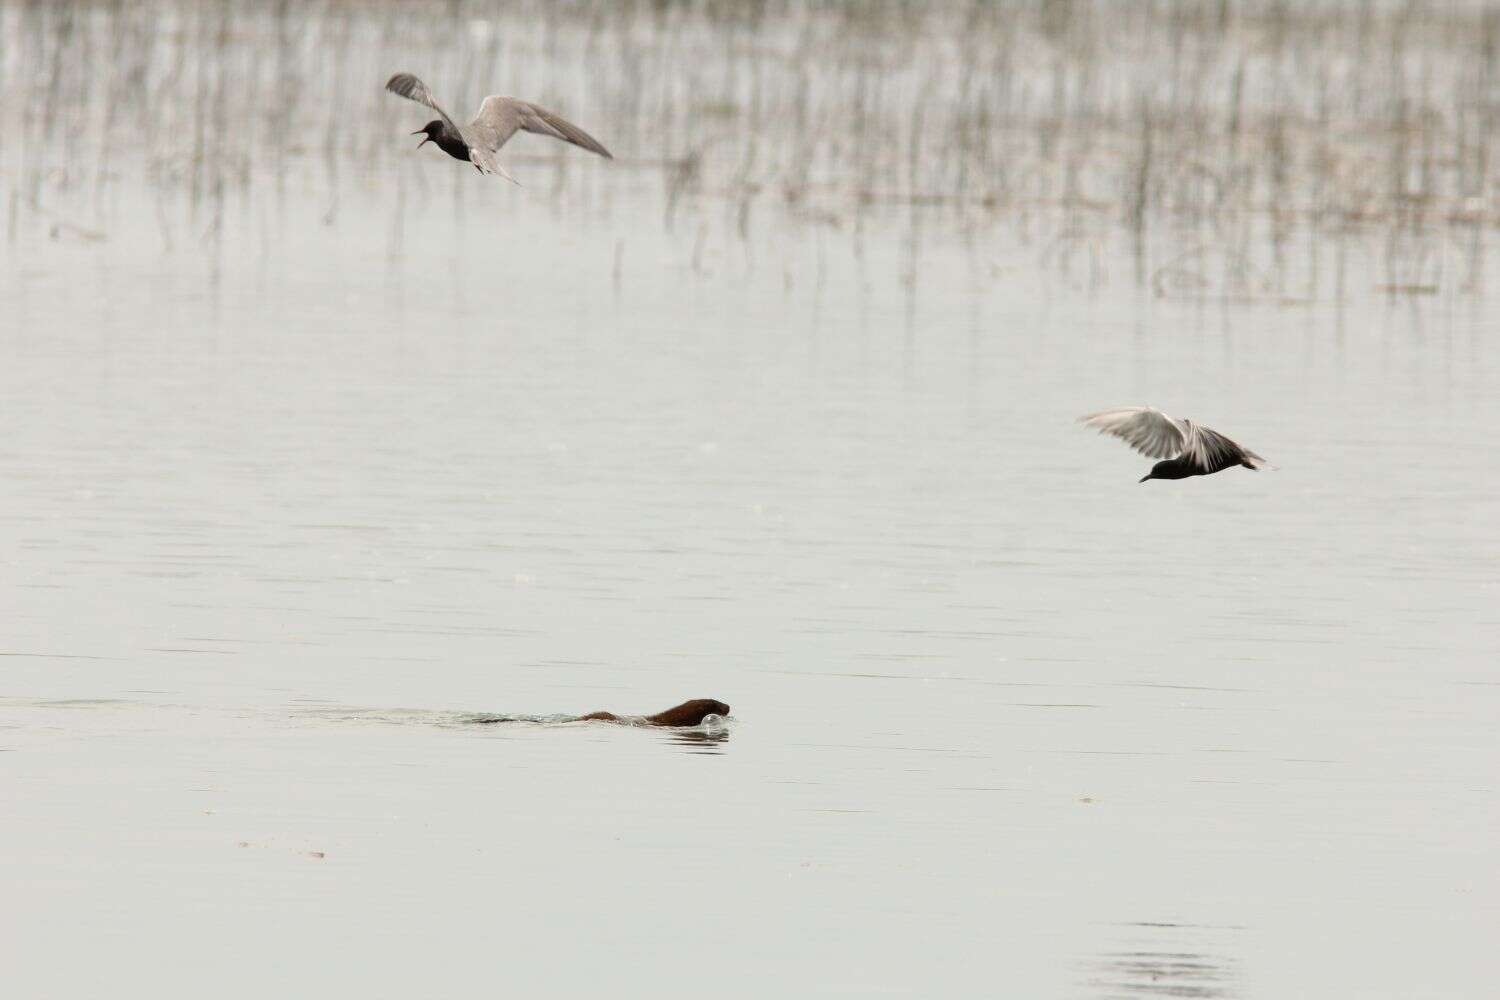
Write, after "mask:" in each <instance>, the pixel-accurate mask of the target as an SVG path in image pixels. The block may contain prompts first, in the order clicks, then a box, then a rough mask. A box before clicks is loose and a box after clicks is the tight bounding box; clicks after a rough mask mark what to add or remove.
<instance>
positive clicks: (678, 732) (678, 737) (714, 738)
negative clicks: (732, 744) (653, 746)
mask: <svg viewBox="0 0 1500 1000" xmlns="http://www.w3.org/2000/svg"><path fill="white" fill-rule="evenodd" d="M662 733H663V735H665V737H666V739H665V740H664V741H663V742H665V743H668V744H670V745H672V746H678V747H682V748H683V749H684V750H686V751H687V752H688V753H701V754H721V753H723V752H724V748H723V745H724V744H725V743H728V742H729V730H728V729H722V728H714V729H664V730H662Z"/></svg>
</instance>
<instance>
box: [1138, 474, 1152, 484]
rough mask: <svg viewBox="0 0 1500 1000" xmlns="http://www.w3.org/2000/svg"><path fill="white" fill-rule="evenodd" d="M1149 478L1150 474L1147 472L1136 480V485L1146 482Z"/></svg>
mask: <svg viewBox="0 0 1500 1000" xmlns="http://www.w3.org/2000/svg"><path fill="white" fill-rule="evenodd" d="M1150 478H1151V473H1149V472H1148V473H1146V474H1145V475H1144V476H1142V477H1141V478H1140V479H1137V480H1136V482H1138V483H1144V482H1145V481H1146V480H1148V479H1150Z"/></svg>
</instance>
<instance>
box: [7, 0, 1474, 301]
mask: <svg viewBox="0 0 1500 1000" xmlns="http://www.w3.org/2000/svg"><path fill="white" fill-rule="evenodd" d="M0 44H3V47H4V58H3V59H0V74H3V79H0V82H3V85H4V87H5V92H6V94H7V100H6V101H5V102H4V105H3V108H0V142H3V143H4V145H3V147H0V156H3V166H4V176H5V184H6V186H7V188H8V190H7V191H6V196H7V202H8V205H9V213H10V222H9V225H10V229H11V232H12V235H13V234H14V231H15V227H16V225H17V221H16V219H17V215H18V213H21V214H25V213H35V214H36V215H38V216H40V217H43V218H48V219H51V220H53V221H52V223H51V224H52V225H54V226H55V227H69V231H70V232H72V233H73V234H74V235H79V236H82V237H83V238H90V235H91V234H97V233H98V232H99V231H101V230H102V229H103V228H104V227H105V226H106V224H107V218H108V211H109V205H110V199H111V192H112V191H113V190H115V189H118V188H119V187H121V186H122V185H123V186H129V185H135V184H144V185H146V186H148V188H149V189H150V190H152V191H154V192H155V193H156V195H157V197H158V198H159V199H160V200H161V211H162V212H163V213H169V212H175V211H184V212H187V213H189V214H190V215H191V217H192V218H193V219H195V220H196V221H197V222H198V224H199V225H200V226H202V227H204V229H205V231H208V232H212V231H213V230H214V229H215V228H216V227H217V226H218V225H220V224H221V221H222V217H223V212H224V206H225V203H226V200H232V199H234V198H249V197H255V196H259V195H261V194H263V193H264V192H267V191H270V192H275V193H277V194H282V193H284V192H285V191H286V190H287V189H288V187H289V186H295V187H296V189H297V190H298V191H299V192H305V193H311V194H314V195H316V196H318V197H320V198H323V199H326V202H327V204H328V206H329V207H328V213H329V217H330V218H332V217H334V216H335V215H336V213H337V210H338V204H339V192H340V190H341V189H342V188H344V186H345V185H349V184H352V183H361V184H363V183H366V182H367V181H368V180H369V177H370V176H371V175H380V174H387V173H390V172H392V171H394V170H395V169H396V168H397V166H398V164H399V163H400V162H401V160H400V159H398V158H406V159H409V158H410V156H411V149H410V148H409V147H408V145H407V143H406V142H405V140H406V133H407V132H409V131H410V130H411V129H413V128H416V127H417V126H418V125H419V124H420V123H421V120H422V119H423V115H422V114H421V112H420V109H414V108H413V107H411V106H410V105H408V104H405V103H404V102H401V101H398V100H395V99H393V98H391V97H390V96H389V95H387V94H385V93H384V92H383V91H382V90H381V84H382V83H383V82H384V80H385V79H386V78H387V77H388V76H389V75H390V73H391V72H393V71H396V70H410V71H412V72H415V73H417V74H419V75H421V76H422V77H423V78H424V79H425V80H426V81H427V82H428V83H429V84H430V85H431V86H432V87H433V88H434V90H435V91H436V92H437V93H438V94H439V96H440V98H441V99H442V100H444V101H445V102H446V103H447V104H448V106H449V110H450V111H451V112H452V113H453V114H454V115H455V116H460V117H464V118H467V117H468V115H470V114H471V113H472V111H473V109H474V108H475V107H476V106H477V104H478V101H479V99H480V98H481V97H482V96H484V95H485V94H487V93H491V92H499V93H510V94H514V95H518V96H523V97H526V98H529V99H533V100H536V101H538V102H539V103H543V104H545V105H549V106H552V107H555V108H556V109H558V110H559V111H561V112H562V113H564V114H566V115H567V116H568V117H569V118H571V119H572V120H574V121H577V122H580V123H581V124H582V125H583V126H584V127H586V128H588V129H590V130H591V131H593V132H594V133H595V134H597V135H598V136H599V137H600V138H601V139H602V140H603V141H605V142H606V143H607V144H608V145H609V146H610V148H611V149H612V150H614V151H615V153H616V154H617V156H619V159H620V162H618V163H617V164H606V165H601V164H597V163H592V162H589V161H588V160H587V159H585V158H583V157H578V156H573V155H570V151H568V150H566V149H565V148H563V147H562V146H561V145H559V146H557V147H556V148H553V147H552V146H550V145H548V144H546V143H543V142H541V141H540V140H535V141H530V142H525V143H517V144H516V145H515V146H512V147H509V148H507V150H506V156H507V158H508V159H509V160H510V161H511V162H513V163H520V164H522V165H524V166H525V167H526V168H527V169H526V170H525V171H524V172H522V179H523V181H524V182H526V183H527V185H528V187H529V188H530V189H532V190H531V192H530V194H531V196H532V197H542V196H548V197H554V198H558V199H563V200H566V199H589V200H600V199H605V200H607V199H609V198H611V197H613V196H614V195H613V194H612V193H611V192H617V191H626V190H639V191H643V192H644V193H645V194H647V195H648V196H654V197H658V198H659V199H660V203H661V206H662V209H663V215H664V218H665V220H666V221H667V223H668V224H669V225H670V224H671V223H672V221H673V220H674V218H675V217H676V216H677V214H678V213H679V212H680V211H682V210H683V208H684V206H685V205H692V204H701V203H703V202H704V201H705V200H708V199H716V200H727V201H728V203H729V204H730V206H731V207H732V209H733V217H734V218H735V219H736V220H737V226H738V228H739V229H740V231H741V232H743V231H744V229H745V228H746V227H747V225H748V220H749V218H750V213H751V210H752V206H762V205H765V206H774V207H775V208H776V209H777V210H779V211H783V212H786V213H788V214H789V215H791V216H793V217H796V218H799V219H802V220H806V221H811V222H813V223H819V224H828V225H846V224H847V225H853V226H858V225H859V224H860V219H861V217H862V216H863V215H865V214H867V213H872V212H880V211H882V210H889V208H890V207H891V206H906V207H911V208H912V210H916V209H917V208H921V209H923V210H925V211H928V212H936V213H939V214H941V213H947V214H948V215H949V216H950V217H951V218H952V219H953V220H954V222H955V224H958V225H962V226H965V227H967V226H978V225H984V224H987V223H989V222H993V221H995V220H1000V219H1010V220H1012V221H1014V220H1017V219H1021V220H1025V219H1029V218H1034V217H1036V216H1037V215H1039V214H1042V215H1045V216H1046V217H1047V218H1048V219H1049V220H1051V221H1050V222H1049V235H1048V237H1047V240H1046V247H1045V250H1044V256H1046V257H1049V258H1051V259H1053V260H1054V261H1056V262H1060V263H1063V264H1064V265H1068V266H1071V265H1069V262H1070V261H1072V260H1073V258H1074V256H1075V255H1076V253H1077V251H1078V248H1079V246H1080V245H1082V244H1086V243H1087V242H1088V241H1089V240H1090V239H1093V238H1095V236H1096V235H1097V234H1098V233H1100V232H1104V231H1122V232H1128V233H1134V234H1136V236H1137V237H1138V238H1140V239H1144V237H1145V234H1147V233H1148V232H1149V231H1150V230H1152V228H1153V227H1157V226H1170V227H1171V228H1172V229H1173V231H1174V232H1175V233H1176V234H1177V239H1176V242H1177V244H1178V246H1177V248H1176V249H1175V250H1174V252H1173V255H1172V256H1171V257H1169V258H1167V259H1157V260H1156V261H1155V262H1154V263H1152V264H1151V265H1150V266H1149V267H1147V266H1146V265H1145V264H1142V265H1141V268H1140V270H1139V273H1138V275H1137V276H1138V278H1139V279H1140V280H1142V281H1143V282H1150V284H1151V285H1152V286H1153V287H1154V288H1155V289H1156V290H1157V291H1158V292H1159V293H1162V294H1169V293H1172V292H1174V291H1179V290H1189V291H1191V290H1192V289H1193V288H1194V286H1195V283H1196V282H1201V281H1204V280H1206V279H1204V278H1203V273H1204V271H1205V269H1206V268H1207V267H1208V266H1209V265H1208V259H1209V258H1214V259H1215V260H1217V261H1218V264H1219V265H1220V266H1222V268H1223V269H1224V270H1225V271H1226V272H1230V271H1232V272H1234V273H1236V274H1238V275H1239V278H1237V279H1236V280H1237V281H1239V282H1240V283H1241V284H1242V285H1243V288H1242V289H1240V290H1241V291H1243V292H1245V293H1246V294H1252V293H1254V294H1259V293H1262V292H1271V293H1274V294H1290V293H1288V292H1287V291H1286V290H1285V289H1280V290H1276V289H1272V288H1270V287H1269V286H1272V285H1275V284H1277V283H1278V280H1279V279H1277V278H1274V277H1265V276H1264V275H1260V276H1258V274H1257V265H1254V264H1251V263H1250V258H1251V257H1252V256H1256V255H1258V254H1261V249H1260V248H1262V247H1269V248H1270V249H1269V250H1268V251H1266V252H1267V253H1269V254H1270V260H1271V263H1270V264H1269V265H1263V266H1261V267H1260V270H1263V271H1265V272H1266V273H1267V274H1270V273H1272V272H1274V271H1275V270H1276V268H1275V260H1276V259H1277V257H1278V255H1279V254H1280V253H1281V252H1282V248H1283V247H1284V246H1285V244H1286V241H1287V240H1288V239H1290V238H1291V235H1292V234H1293V233H1294V232H1308V231H1312V232H1320V233H1335V232H1337V233H1347V232H1351V231H1359V232H1362V233H1366V234H1371V233H1373V234H1377V235H1378V238H1379V239H1380V240H1382V241H1383V242H1384V245H1385V247H1384V257H1385V260H1386V262H1387V263H1386V271H1387V277H1388V287H1389V288H1390V290H1393V291H1404V292H1422V291H1424V290H1427V289H1428V287H1429V281H1430V280H1431V276H1430V272H1431V270H1432V268H1431V266H1430V265H1431V260H1432V259H1433V256H1434V254H1439V253H1440V250H1434V249H1433V246H1432V245H1431V243H1430V240H1431V239H1433V238H1434V235H1433V234H1437V237H1436V238H1439V239H1447V240H1449V241H1450V242H1457V243H1461V244H1465V245H1469V247H1470V253H1472V254H1477V252H1478V250H1477V247H1478V245H1479V242H1478V241H1479V237H1478V235H1477V233H1478V231H1479V230H1481V229H1483V228H1485V227H1492V226H1494V225H1495V224H1496V223H1497V222H1500V201H1497V198H1496V191H1495V184H1494V182H1493V180H1492V179H1491V161H1492V155H1491V154H1492V147H1493V132H1494V127H1493V126H1494V124H1495V121H1496V116H1497V113H1500V88H1497V49H1500V11H1497V10H1495V9H1492V8H1491V7H1489V6H1488V5H1484V4H1479V3H1475V4H1472V5H1470V4H1462V3H1441V2H1436V0H1430V2H1423V0H1413V2H1408V3H1385V2H1377V0H1364V2H1354V3H1326V4H1313V5H1306V4H1299V3H1292V2H1250V0H1205V2H1179V3H1130V4H1122V3H1115V2H1109V0H1035V2H1017V3H1005V2H998V3H997V2H989V0H952V2H947V3H942V2H939V3H933V4H919V3H897V2H884V3H870V2H862V0H825V2H813V0H764V2H754V0H687V2H672V0H654V2H646V0H623V2H622V0H574V2H568V3H547V2H539V0H532V2H525V0H521V2H475V0H443V2H422V0H417V2H400V3H397V2H379V0H312V2H292V0H262V2H252V0H160V2H156V3H151V4H138V3H133V2H128V0H5V2H3V3H0ZM430 159H431V160H432V162H431V163H424V164H423V166H424V167H425V168H426V169H427V170H428V171H431V172H440V171H443V170H446V171H447V172H448V173H449V174H450V175H452V174H454V173H455V165H453V164H450V163H448V162H446V161H440V160H439V159H438V158H437V157H431V158H430ZM603 170H610V171H613V173H612V174H611V175H610V176H609V177H608V179H607V180H606V179H605V175H604V174H602V173H601V171H603ZM430 176H433V177H435V176H437V173H433V174H431V175H430ZM463 179H464V180H467V181H471V182H473V181H474V179H473V178H468V177H465V178H463ZM419 183H424V184H425V183H429V181H428V180H426V179H424V180H422V181H420V182H419ZM1184 232H1187V233H1189V234H1192V233H1198V234H1199V235H1198V236H1197V237H1193V236H1191V235H1189V236H1188V237H1183V235H1182V234H1183V233H1184ZM914 243H915V237H914ZM1478 270H1479V269H1478V268H1474V271H1475V273H1477V272H1478ZM1262 286H1266V287H1262ZM1226 291H1228V292H1233V291H1234V289H1226Z"/></svg>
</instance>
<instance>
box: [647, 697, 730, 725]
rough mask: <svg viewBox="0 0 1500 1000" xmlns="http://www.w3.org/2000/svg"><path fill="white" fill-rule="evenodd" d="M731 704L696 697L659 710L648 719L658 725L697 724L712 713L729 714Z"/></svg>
mask: <svg viewBox="0 0 1500 1000" xmlns="http://www.w3.org/2000/svg"><path fill="white" fill-rule="evenodd" d="M728 714H729V706H728V705H726V704H724V703H723V702H722V701H715V700H714V699H712V698H694V699H693V700H692V701H685V702H683V703H682V704H681V705H677V706H674V707H672V708H669V709H667V710H666V711H665V712H658V713H656V714H655V715H653V716H651V717H650V718H649V720H648V721H650V722H651V723H653V724H654V725H658V726H696V725H699V724H701V723H702V722H703V720H704V719H705V718H707V717H708V716H710V715H728Z"/></svg>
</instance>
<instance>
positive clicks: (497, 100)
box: [464, 94, 614, 160]
mask: <svg viewBox="0 0 1500 1000" xmlns="http://www.w3.org/2000/svg"><path fill="white" fill-rule="evenodd" d="M523 129H524V130H525V131H527V132H534V133H536V134H537V135H546V136H551V137H552V138H554V139H561V140H562V141H563V142H570V143H572V144H573V145H575V146H577V147H579V148H580V149H586V150H588V151H589V152H590V153H598V154H599V155H600V156H603V157H605V158H606V159H611V160H612V159H614V156H613V155H612V154H611V153H610V151H609V150H607V149H605V148H604V146H603V145H601V144H600V142H599V140H598V139H595V138H594V137H593V136H591V135H589V134H588V133H587V132H585V131H584V130H583V129H581V128H579V127H578V126H577V125H574V124H573V123H572V122H570V121H568V120H567V119H566V118H564V117H562V116H561V115H559V114H555V113H554V112H551V111H548V110H547V109H546V108H543V107H540V106H538V105H535V104H532V103H531V102H529V101H518V100H516V99H515V98H514V97H501V96H499V95H498V94H495V95H491V96H489V97H486V98H485V99H484V103H483V104H481V105H479V114H477V115H475V116H474V120H473V121H472V122H470V123H469V127H468V128H466V129H465V130H464V138H465V139H466V140H467V141H468V142H469V144H470V145H474V146H483V147H484V148H485V149H488V150H490V151H491V152H499V150H500V147H501V146H503V145H505V144H506V143H507V142H509V141H510V139H511V136H513V135H515V134H516V132H518V131H520V130H523Z"/></svg>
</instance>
